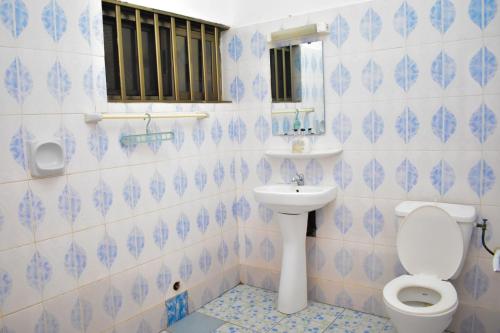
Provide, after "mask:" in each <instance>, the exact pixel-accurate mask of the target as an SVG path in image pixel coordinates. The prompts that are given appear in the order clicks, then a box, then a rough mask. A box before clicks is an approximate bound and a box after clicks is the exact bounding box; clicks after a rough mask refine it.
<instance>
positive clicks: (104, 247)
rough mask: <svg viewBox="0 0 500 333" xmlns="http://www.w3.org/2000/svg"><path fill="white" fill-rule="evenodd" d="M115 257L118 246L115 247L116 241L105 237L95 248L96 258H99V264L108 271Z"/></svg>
mask: <svg viewBox="0 0 500 333" xmlns="http://www.w3.org/2000/svg"><path fill="white" fill-rule="evenodd" d="M117 256H118V246H117V245H116V241H115V240H114V239H113V238H111V237H109V236H108V235H105V236H104V237H103V239H102V240H101V241H100V242H99V245H98V246H97V258H99V261H100V262H101V264H103V265H104V266H105V267H106V268H108V269H110V268H111V266H113V263H114V262H115V260H116V257H117Z"/></svg>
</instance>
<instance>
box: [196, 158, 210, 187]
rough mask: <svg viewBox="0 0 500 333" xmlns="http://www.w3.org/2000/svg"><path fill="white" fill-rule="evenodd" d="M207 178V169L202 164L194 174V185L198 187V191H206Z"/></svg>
mask: <svg viewBox="0 0 500 333" xmlns="http://www.w3.org/2000/svg"><path fill="white" fill-rule="evenodd" d="M207 178H208V177H207V171H206V170H205V168H204V167H203V166H202V165H201V164H200V165H198V167H197V168H196V170H195V172H194V184H195V185H196V188H197V189H198V191H200V192H203V191H204V190H205V187H206V186H207Z"/></svg>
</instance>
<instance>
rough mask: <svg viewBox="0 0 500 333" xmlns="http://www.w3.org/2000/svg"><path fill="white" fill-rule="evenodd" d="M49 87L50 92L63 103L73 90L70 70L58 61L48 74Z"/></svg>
mask: <svg viewBox="0 0 500 333" xmlns="http://www.w3.org/2000/svg"><path fill="white" fill-rule="evenodd" d="M47 88H48V90H49V93H50V94H51V95H52V96H53V97H54V98H55V99H56V100H57V101H58V102H59V104H62V102H63V101H64V99H65V98H66V96H68V95H69V92H70V90H71V79H70V77H69V74H68V72H67V71H66V69H64V67H63V66H62V65H61V63H60V62H59V61H56V62H55V63H54V65H53V66H52V68H51V69H50V71H49V72H48V74H47Z"/></svg>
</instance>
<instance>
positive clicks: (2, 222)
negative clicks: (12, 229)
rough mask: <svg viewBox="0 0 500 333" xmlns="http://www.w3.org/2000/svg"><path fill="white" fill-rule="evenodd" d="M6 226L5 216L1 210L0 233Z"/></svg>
mask: <svg viewBox="0 0 500 333" xmlns="http://www.w3.org/2000/svg"><path fill="white" fill-rule="evenodd" d="M4 224H5V216H4V215H3V213H2V210H1V209H0V231H2V226H3V225H4Z"/></svg>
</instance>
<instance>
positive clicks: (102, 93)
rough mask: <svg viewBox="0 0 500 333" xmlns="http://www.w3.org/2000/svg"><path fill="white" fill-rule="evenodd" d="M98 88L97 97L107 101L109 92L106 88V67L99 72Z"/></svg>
mask: <svg viewBox="0 0 500 333" xmlns="http://www.w3.org/2000/svg"><path fill="white" fill-rule="evenodd" d="M96 88H97V96H99V97H100V98H101V99H102V100H103V101H107V98H108V92H107V86H106V69H105V68H104V67H102V68H101V70H100V71H99V72H97V80H96Z"/></svg>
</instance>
